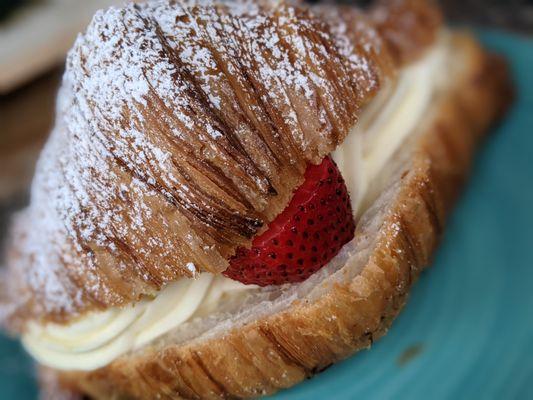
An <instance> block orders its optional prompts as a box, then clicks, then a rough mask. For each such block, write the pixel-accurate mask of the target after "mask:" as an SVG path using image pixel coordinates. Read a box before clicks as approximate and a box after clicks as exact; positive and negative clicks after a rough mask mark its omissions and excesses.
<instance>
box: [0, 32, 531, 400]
mask: <svg viewBox="0 0 533 400" xmlns="http://www.w3.org/2000/svg"><path fill="white" fill-rule="evenodd" d="M480 37H481V39H482V40H483V41H484V42H485V43H486V45H487V46H488V47H490V48H491V49H494V50H496V51H497V52H499V53H502V54H504V55H506V56H507V57H508V59H509V61H510V63H511V68H512V71H513V76H514V79H515V82H516V86H517V91H518V93H517V101H516V103H515V104H514V107H513V109H512V110H511V112H510V114H509V115H508V117H507V119H506V120H505V121H504V122H503V123H502V124H501V125H500V126H499V127H498V128H497V129H496V131H495V132H494V133H493V135H491V136H490V138H489V139H488V140H487V142H486V143H485V145H484V146H483V148H482V149H481V151H480V153H479V156H478V158H477V161H476V164H475V166H474V171H473V175H472V179H471V182H470V184H469V185H468V187H467V190H466V191H465V193H464V196H463V197H462V199H461V201H460V203H459V204H458V207H457V208H456V210H455V212H454V213H453V215H452V217H451V220H450V223H449V225H448V228H447V233H446V237H445V238H444V241H443V243H442V245H441V247H440V249H439V250H438V253H437V256H436V259H435V262H434V265H433V266H432V268H431V269H429V270H428V271H427V272H425V273H424V274H423V275H422V277H421V279H420V280H419V282H418V283H417V284H416V286H415V288H414V289H413V291H412V294H411V297H410V300H409V303H408V305H407V306H406V308H405V310H404V311H403V312H402V314H401V315H400V317H399V318H398V319H397V320H396V322H395V323H394V324H393V327H392V329H391V330H390V332H389V333H388V334H387V336H385V337H384V338H383V339H381V340H379V341H378V342H377V343H376V344H375V345H374V346H373V347H372V349H371V350H370V351H363V352H361V353H359V354H358V355H357V356H355V357H352V358H350V359H348V360H346V361H344V362H341V363H339V364H336V365H334V366H332V367H331V368H329V369H328V370H326V371H324V372H323V373H321V374H320V375H318V376H316V377H315V378H313V379H311V380H309V381H306V382H304V383H303V384H300V385H297V386H296V387H294V388H292V389H289V390H286V391H283V392H281V393H279V394H277V395H276V396H274V397H272V399H278V400H297V399H309V398H335V399H339V400H340V399H355V398H358V399H380V400H383V399H426V398H431V399H533V40H532V39H531V38H526V37H520V36H514V35H510V34H506V33H501V32H495V31H483V32H481V33H480ZM31 365H32V364H31V361H30V360H29V359H28V357H27V356H25V355H24V353H23V351H22V350H21V348H20V346H19V345H18V344H17V343H15V342H13V341H10V340H8V339H5V338H0V399H21V400H23V399H34V398H35V397H36V393H37V388H36V384H35V382H34V373H33V372H32V371H33V370H32V367H31Z"/></svg>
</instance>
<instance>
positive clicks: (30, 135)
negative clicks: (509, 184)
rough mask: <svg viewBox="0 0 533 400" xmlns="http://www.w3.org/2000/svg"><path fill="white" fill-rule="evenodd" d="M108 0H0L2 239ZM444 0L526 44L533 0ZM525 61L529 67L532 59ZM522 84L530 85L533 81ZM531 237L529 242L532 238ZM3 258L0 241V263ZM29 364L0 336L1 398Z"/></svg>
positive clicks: (471, 19)
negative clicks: (63, 83)
mask: <svg viewBox="0 0 533 400" xmlns="http://www.w3.org/2000/svg"><path fill="white" fill-rule="evenodd" d="M113 3H122V1H118V0H116V1H113V0H0V243H3V238H4V237H5V234H6V230H7V225H8V221H9V216H10V215H11V213H12V212H13V211H15V210H17V209H19V208H21V207H23V206H24V205H25V204H26V202H27V199H28V187H29V183H30V181H31V177H32V174H33V169H34V164H35V161H36V158H37V156H38V154H39V151H40V149H41V147H42V145H43V143H44V141H45V139H46V137H47V135H48V132H49V130H50V127H51V125H52V122H53V116H54V103H55V94H56V91H57V88H58V85H59V82H60V79H61V75H62V68H63V63H64V57H65V54H66V52H67V50H68V49H69V47H70V46H71V44H72V43H73V40H74V39H75V37H76V35H77V33H78V32H80V31H82V30H83V29H84V27H85V26H86V24H87V23H88V21H89V20H90V18H91V16H92V14H93V13H94V11H95V10H97V9H99V8H102V7H105V6H108V5H111V4H113ZM364 3H368V1H364ZM441 3H442V5H443V8H444V10H445V13H446V15H447V18H448V20H449V21H451V22H452V23H453V24H456V25H467V26H469V27H473V28H475V29H479V30H483V31H484V32H493V31H497V32H506V33H512V34H513V35H514V36H513V37H516V38H519V39H517V40H521V41H526V42H529V49H531V37H532V36H531V35H532V33H533V1H530V0H509V1H504V0H485V1H484V0H442V1H441ZM526 59H527V60H531V57H529V58H526ZM522 68H526V70H528V71H529V74H530V75H531V74H533V64H532V65H527V66H522ZM529 82H530V81H529ZM526 89H530V90H531V91H533V87H529V88H526ZM530 98H531V97H529V99H530ZM529 104H531V103H529ZM530 111H532V110H530ZM529 121H530V119H529ZM529 129H531V125H529ZM530 133H531V132H530ZM527 176H531V175H527ZM528 184H529V185H531V184H532V182H529V183H528ZM530 239H531V242H530V245H531V246H533V237H531V238H530ZM527 240H529V239H527ZM1 260H2V247H1V246H0V264H1ZM530 312H531V310H530ZM524 318H530V317H529V316H524ZM531 354H532V355H533V353H531ZM29 365H30V362H29V361H28V360H27V359H25V358H23V357H22V356H21V352H20V349H19V348H18V347H17V345H15V344H14V343H13V342H8V341H6V339H2V338H1V337H0V399H11V398H15V397H13V395H15V394H16V395H17V398H18V394H19V393H21V391H22V392H26V393H27V397H24V396H22V397H20V398H31V397H32V396H33V395H34V394H35V386H34V384H33V383H32V382H31V381H30V380H28V379H30V378H28V376H29V375H28V374H27V370H28V368H29ZM10 377H13V378H14V379H15V380H18V382H19V383H17V385H15V386H13V387H10V389H6V390H7V391H5V390H3V388H2V381H3V382H5V381H6V380H8V379H9V378H10ZM532 378H533V377H532ZM9 390H12V391H13V392H12V393H11V392H9Z"/></svg>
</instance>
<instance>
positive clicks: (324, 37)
mask: <svg viewBox="0 0 533 400" xmlns="http://www.w3.org/2000/svg"><path fill="white" fill-rule="evenodd" d="M439 27H440V14H439V12H438V10H437V9H436V8H435V7H434V6H433V5H432V4H431V3H428V2H426V1H422V0H393V1H392V0H391V1H384V2H379V3H378V4H377V5H375V6H373V7H372V8H370V9H367V10H364V11H360V10H356V9H354V8H350V7H344V8H339V9H337V8H335V7H333V6H315V7H307V6H305V5H291V4H286V3H283V2H276V3H275V4H274V3H261V4H255V3H250V2H229V3H220V4H211V3H208V2H201V1H199V2H195V1H193V2H174V1H170V2H149V3H146V4H133V3H131V4H129V5H126V6H125V7H123V8H111V9H109V10H106V11H101V12H99V13H97V14H96V15H95V17H94V18H93V21H92V22H91V24H90V25H89V27H88V29H87V31H86V32H85V33H84V34H82V35H80V36H79V37H78V39H77V40H76V43H75V44H74V47H73V49H72V50H71V51H70V53H69V55H68V59H67V65H66V72H65V76H64V78H63V84H62V87H61V90H60V93H59V96H58V105H57V109H58V110H57V118H56V124H55V127H54V129H53V131H52V134H51V137H50V139H49V141H48V143H47V145H46V148H45V149H44V151H43V153H42V156H41V158H40V160H39V163H38V166H37V171H36V176H35V179H34V183H33V187H32V195H31V204H30V206H29V208H28V209H27V210H25V211H23V212H22V213H21V214H20V215H18V216H17V218H16V221H15V224H14V227H13V229H12V243H13V245H12V246H11V249H10V258H9V268H10V273H9V277H8V278H7V279H8V280H9V281H10V282H11V284H10V286H9V288H7V293H8V296H9V300H8V302H7V303H9V307H8V308H9V314H10V315H9V316H8V317H9V319H10V321H11V322H12V326H13V327H15V328H20V327H21V325H23V323H24V321H25V320H27V319H37V320H40V321H55V322H67V321H70V320H72V319H74V318H76V317H78V316H79V315H81V314H83V313H85V312H87V311H90V310H95V309H106V308H108V307H111V306H123V305H126V304H129V303H131V302H134V301H137V300H139V299H140V298H142V297H143V296H153V295H154V294H156V293H157V291H158V290H160V289H161V288H162V287H163V286H165V285H166V284H167V283H169V282H172V281H175V280H177V279H178V278H180V277H193V276H195V275H196V274H197V273H199V272H205V271H207V272H213V273H220V272H222V271H223V270H224V269H225V268H226V267H227V265H228V264H227V263H228V261H227V260H228V259H229V258H230V257H231V256H232V255H233V254H234V252H235V249H236V248H237V247H239V246H249V245H250V244H251V241H252V239H253V237H254V236H255V235H257V234H258V233H260V232H262V230H263V229H265V228H266V226H267V224H268V223H269V222H270V221H271V220H272V219H273V218H274V217H275V216H276V215H278V214H279V213H280V212H281V211H282V210H283V209H284V207H285V206H286V205H287V203H288V201H289V200H290V198H291V195H292V193H293V191H294V189H295V188H296V187H297V186H298V185H299V184H300V183H301V182H302V180H303V173H304V171H305V168H306V166H307V165H308V164H309V163H318V162H320V160H322V158H323V157H324V156H326V155H327V154H329V153H330V152H331V151H333V150H334V149H335V148H336V147H337V146H338V145H339V144H340V143H341V142H342V141H343V140H344V138H345V137H346V135H347V133H348V131H349V130H350V129H351V128H352V127H353V126H354V125H355V124H356V121H357V117H358V114H359V111H360V109H361V108H362V107H364V106H365V105H366V104H368V103H369V102H370V101H371V99H372V98H373V97H374V96H375V95H376V93H378V92H379V91H380V89H381V88H382V87H383V86H385V85H386V84H388V83H390V82H394V80H395V75H396V71H397V70H398V69H399V68H401V67H402V65H404V64H405V63H407V62H408V61H409V60H411V61H412V60H414V59H416V58H417V57H419V56H420V55H421V54H422V53H423V52H424V49H425V48H426V47H428V46H429V45H430V44H431V43H432V42H433V41H434V39H435V37H436V35H437V32H438V30H439ZM4 310H5V308H4Z"/></svg>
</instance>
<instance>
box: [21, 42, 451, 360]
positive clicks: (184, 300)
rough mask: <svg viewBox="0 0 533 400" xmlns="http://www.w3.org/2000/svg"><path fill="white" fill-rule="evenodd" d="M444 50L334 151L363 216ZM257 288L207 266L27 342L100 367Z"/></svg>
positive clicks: (434, 79)
mask: <svg viewBox="0 0 533 400" xmlns="http://www.w3.org/2000/svg"><path fill="white" fill-rule="evenodd" d="M445 53H446V46H442V45H436V46H435V47H434V48H433V49H432V50H431V51H429V52H428V54H426V55H425V57H424V58H423V59H421V60H419V61H418V62H416V63H414V64H412V65H411V66H408V67H407V68H405V69H404V70H402V71H401V72H400V76H399V79H398V81H397V82H396V83H395V85H394V86H393V85H392V84H391V85H390V86H388V87H386V88H385V89H384V90H382V91H381V92H380V94H379V95H378V96H377V98H375V99H374V100H373V101H372V102H371V103H370V105H369V106H368V107H367V108H366V109H365V110H364V112H363V113H362V115H361V118H360V121H359V122H358V124H357V125H356V126H355V127H354V128H353V129H352V130H351V132H350V134H349V135H348V137H347V138H346V140H345V141H344V143H343V144H342V145H341V146H339V148H338V149H337V150H336V151H335V152H334V153H333V158H334V159H335V161H336V163H337V165H338V167H339V169H340V171H341V173H342V176H343V177H344V180H345V182H346V185H347V187H348V190H349V192H350V196H351V201H352V207H353V210H354V213H355V214H356V215H359V214H360V213H361V211H362V209H363V207H362V205H363V204H365V201H367V200H365V197H367V196H368V193H369V187H370V184H371V183H372V182H373V181H374V180H375V179H376V178H377V176H378V175H379V172H380V171H381V170H382V169H383V166H384V165H385V164H386V163H387V161H388V160H389V159H390V158H391V157H392V155H393V154H394V152H395V151H396V150H397V149H398V147H399V146H400V145H401V143H402V142H403V141H404V140H405V138H406V137H407V136H408V135H409V134H410V133H412V132H413V131H414V130H415V128H416V127H417V124H418V123H419V122H420V121H421V120H422V119H423V116H424V113H425V112H426V110H427V109H428V107H429V105H430V104H431V97H432V95H433V94H434V92H435V91H436V89H438V87H439V84H440V81H439V76H441V75H442V74H443V72H442V71H439V70H441V69H442V68H443V67H444V65H445V55H446V54H445ZM253 288H255V286H253V285H250V286H246V285H243V284H241V283H239V282H236V281H233V280H230V279H228V278H226V277H224V276H213V275H211V274H208V273H203V274H200V275H199V276H198V277H197V278H195V279H186V278H183V279H181V280H178V281H176V282H174V283H172V284H169V285H168V286H166V287H165V288H164V289H163V290H161V291H160V292H159V293H158V294H157V295H156V296H155V297H154V298H153V299H145V300H142V301H140V302H138V303H135V304H133V305H129V306H126V307H124V308H120V309H119V308H111V309H109V310H106V311H99V312H93V313H90V314H88V315H85V316H83V318H81V319H80V320H78V321H75V322H73V323H72V324H70V325H57V324H52V323H50V324H46V325H39V324H36V323H31V324H29V326H28V330H27V332H26V333H25V334H24V336H23V339H22V341H23V344H24V346H25V347H26V349H27V350H28V351H29V352H30V354H31V355H32V356H33V357H35V358H36V359H37V360H38V361H39V362H40V363H41V364H44V365H47V366H50V367H53V368H56V369H65V370H93V369H97V368H100V367H103V366H105V365H106V364H108V363H110V362H111V361H113V360H114V359H116V358H117V357H119V356H120V355H122V354H124V353H127V352H129V351H132V350H136V349H138V348H140V347H142V346H144V345H146V344H148V343H149V342H151V341H152V340H154V339H156V338H158V337H160V336H161V335H164V334H165V333H167V332H169V331H171V330H172V329H174V328H176V327H177V326H179V325H180V324H182V323H184V322H186V321H189V320H191V319H193V318H196V317H201V316H203V315H207V314H209V313H210V312H212V311H213V310H215V309H216V308H217V305H218V304H219V303H220V302H221V301H223V299H224V297H228V296H239V295H242V294H243V293H244V292H247V291H249V290H251V289H253Z"/></svg>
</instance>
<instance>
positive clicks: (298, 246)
mask: <svg viewBox="0 0 533 400" xmlns="http://www.w3.org/2000/svg"><path fill="white" fill-rule="evenodd" d="M354 231H355V221H354V218H353V213H352V207H351V204H350V196H349V194H348V190H347V189H346V185H345V184H344V179H343V178H342V175H341V173H340V171H339V169H338V168H337V165H335V163H334V161H333V160H332V159H331V157H326V158H325V159H324V160H323V161H322V163H321V164H320V165H310V166H309V167H308V168H307V170H306V172H305V181H304V183H303V184H302V185H301V186H300V187H299V188H298V189H297V190H296V192H295V193H294V195H293V198H292V200H291V202H290V203H289V205H288V206H287V208H285V210H283V212H282V213H281V214H279V215H278V216H277V217H276V218H275V219H274V220H273V221H272V222H271V223H270V224H269V227H268V230H267V231H265V232H264V233H263V234H261V235H259V236H257V237H256V238H255V239H254V240H253V242H252V247H251V248H250V249H245V248H239V249H237V252H236V254H235V256H233V257H232V258H231V260H230V266H229V267H228V269H226V271H224V275H226V276H227V277H229V278H231V279H234V280H237V281H240V282H242V283H245V284H256V285H259V286H267V285H281V284H283V283H288V282H301V281H303V280H305V279H307V278H308V277H309V276H310V275H312V274H313V273H315V272H316V271H318V270H319V269H320V268H322V267H323V266H324V265H326V264H327V263H328V262H329V261H330V260H331V259H332V258H333V257H334V256H335V255H336V254H337V253H338V252H339V250H340V249H341V247H342V246H343V245H344V244H346V243H347V242H349V241H350V240H351V239H352V238H353V236H354Z"/></svg>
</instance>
